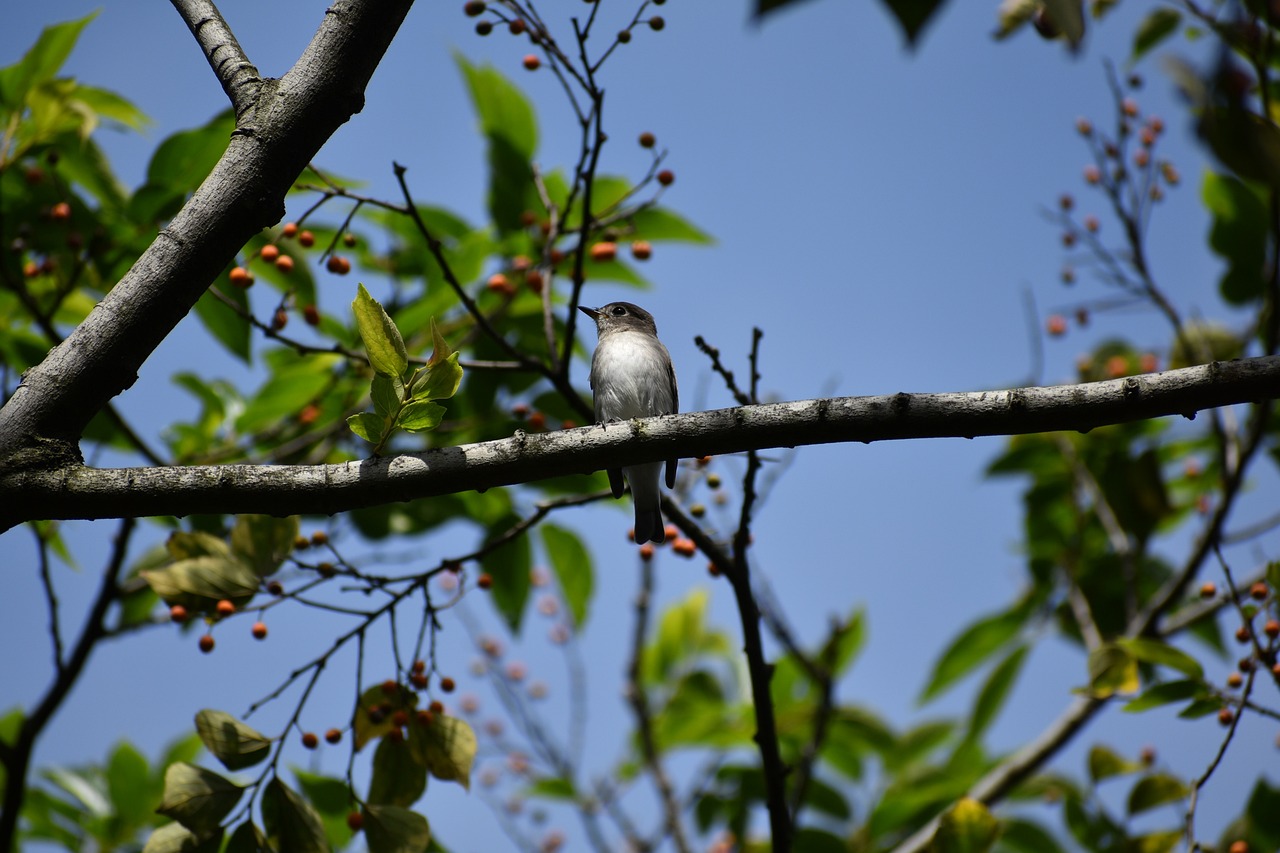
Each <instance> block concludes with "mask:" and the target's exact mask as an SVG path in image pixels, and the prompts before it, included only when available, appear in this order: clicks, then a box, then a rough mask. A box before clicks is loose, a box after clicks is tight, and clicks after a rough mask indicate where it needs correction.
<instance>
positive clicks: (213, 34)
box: [171, 0, 262, 118]
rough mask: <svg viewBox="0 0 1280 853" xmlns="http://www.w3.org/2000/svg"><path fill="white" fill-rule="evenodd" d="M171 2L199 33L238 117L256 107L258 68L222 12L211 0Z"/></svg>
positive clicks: (258, 87)
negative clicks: (224, 18) (251, 60)
mask: <svg viewBox="0 0 1280 853" xmlns="http://www.w3.org/2000/svg"><path fill="white" fill-rule="evenodd" d="M171 2H172V3H173V8H175V9H177V10H178V14H179V15H181V16H182V20H183V21H185V22H186V24H187V28H188V29H190V30H191V34H192V35H193V36H195V37H196V41H197V42H198V43H199V44H200V49H201V50H202V51H204V58H205V59H207V60H209V67H210V68H212V69H213V73H214V74H216V75H218V82H219V83H221V84H222V91H224V92H226V93H227V97H228V98H229V99H230V100H231V106H232V107H234V108H235V112H236V117H237V118H239V117H240V116H241V115H243V114H244V113H246V112H248V111H249V110H250V109H251V108H252V107H253V105H254V103H255V102H256V101H257V99H258V93H259V91H260V90H261V89H262V78H261V77H259V76H258V69H257V68H256V67H254V65H253V63H252V62H250V61H249V57H248V56H246V55H245V52H244V50H243V49H242V48H241V47H240V42H238V41H236V36H235V33H233V32H231V27H229V26H227V22H226V21H225V20H223V18H222V13H221V12H219V11H218V7H217V6H215V5H214V4H213V3H212V2H211V0H171Z"/></svg>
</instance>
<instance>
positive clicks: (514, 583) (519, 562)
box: [480, 515, 533, 634]
mask: <svg viewBox="0 0 1280 853" xmlns="http://www.w3.org/2000/svg"><path fill="white" fill-rule="evenodd" d="M519 521H520V519H519V517H518V516H516V515H507V516H504V517H503V518H501V519H500V520H499V521H498V523H497V524H494V525H491V526H490V528H489V536H488V537H487V539H486V541H493V540H494V539H496V538H498V537H499V536H502V535H503V534H504V533H505V532H506V531H507V530H509V529H510V528H511V527H512V526H513V525H515V524H517V523H518V522H519ZM532 564H533V558H532V554H531V548H530V545H529V537H528V536H517V537H516V538H515V539H512V540H511V541H509V542H506V543H504V544H502V545H499V546H498V547H497V548H496V549H494V550H493V551H490V552H489V553H488V554H485V555H484V556H483V557H481V558H480V568H481V569H482V570H483V571H485V572H487V573H488V574H489V576H490V577H491V578H492V579H493V586H492V587H491V588H490V590H489V595H490V597H491V598H492V599H493V605H494V607H496V608H497V609H498V612H499V613H500V614H502V617H503V618H504V619H506V620H507V625H508V626H509V627H510V628H511V631H512V632H513V633H517V634H518V633H519V632H520V621H521V619H522V618H523V617H524V606H525V602H527V601H528V600H529V588H530V585H531V584H530V581H529V571H530V569H531V567H532Z"/></svg>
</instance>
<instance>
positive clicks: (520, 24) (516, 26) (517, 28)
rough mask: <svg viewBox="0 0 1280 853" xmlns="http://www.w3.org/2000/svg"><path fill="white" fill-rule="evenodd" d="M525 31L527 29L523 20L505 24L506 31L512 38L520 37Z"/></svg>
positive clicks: (519, 19)
mask: <svg viewBox="0 0 1280 853" xmlns="http://www.w3.org/2000/svg"><path fill="white" fill-rule="evenodd" d="M526 29H528V27H526V26H525V24H524V19H523V18H515V19H514V20H512V21H511V23H509V24H507V31H508V32H510V33H511V35H513V36H518V35H520V34H521V33H523V32H524V31H525V30H526Z"/></svg>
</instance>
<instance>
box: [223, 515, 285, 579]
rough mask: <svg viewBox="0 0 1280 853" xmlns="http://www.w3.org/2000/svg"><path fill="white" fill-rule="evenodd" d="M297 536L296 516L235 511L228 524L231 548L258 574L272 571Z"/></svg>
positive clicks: (271, 572) (266, 575) (283, 557)
mask: <svg viewBox="0 0 1280 853" xmlns="http://www.w3.org/2000/svg"><path fill="white" fill-rule="evenodd" d="M297 538H298V517H297V516H296V515H291V516H288V517H287V518H273V517H272V516H269V515H238V516H236V523H235V525H234V526H233V527H232V528H231V548H232V550H233V551H235V553H236V554H237V555H238V556H240V557H241V558H242V559H243V560H244V561H245V562H246V563H248V564H249V566H250V568H252V569H253V570H254V572H256V573H257V574H258V576H259V577H264V578H265V577H269V576H270V575H272V574H274V573H275V571H276V569H278V568H280V564H281V563H282V562H284V559H285V557H287V556H289V552H290V551H292V550H293V543H294V540H296V539H297Z"/></svg>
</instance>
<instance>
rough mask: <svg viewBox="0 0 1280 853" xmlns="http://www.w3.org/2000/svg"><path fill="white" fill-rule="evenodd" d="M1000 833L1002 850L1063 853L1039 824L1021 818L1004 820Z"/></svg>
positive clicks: (1027, 852)
mask: <svg viewBox="0 0 1280 853" xmlns="http://www.w3.org/2000/svg"><path fill="white" fill-rule="evenodd" d="M1002 824H1003V829H1002V830H1001V832H1000V845H1001V847H1002V848H1008V849H1009V850H1012V851H1016V853H1063V850H1062V845H1060V844H1059V843H1058V840H1057V839H1056V838H1054V837H1053V835H1051V834H1050V833H1049V831H1048V830H1046V829H1045V828H1044V827H1042V826H1041V825H1040V824H1038V823H1035V822H1034V821H1030V820H1023V819H1022V818H1016V817H1015V818H1006V819H1005V820H1004V821H1003V822H1002Z"/></svg>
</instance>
